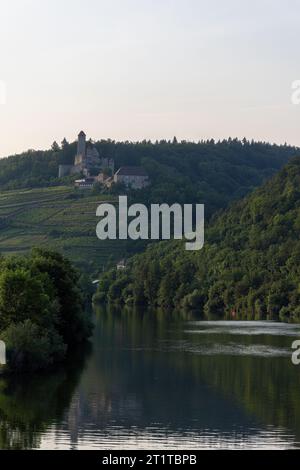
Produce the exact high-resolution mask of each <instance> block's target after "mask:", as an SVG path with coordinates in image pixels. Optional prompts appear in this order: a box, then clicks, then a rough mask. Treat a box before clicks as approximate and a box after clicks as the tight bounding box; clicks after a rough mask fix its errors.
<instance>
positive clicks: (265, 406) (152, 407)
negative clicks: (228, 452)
mask: <svg viewBox="0 0 300 470" xmlns="http://www.w3.org/2000/svg"><path fill="white" fill-rule="evenodd" d="M296 339H300V325H286V324H280V323H272V322H233V321H232V322H226V321H219V322H213V321H212V322H203V321H197V319H195V318H193V317H191V316H186V317H184V316H178V317H175V318H174V316H173V317H172V316H169V315H168V314H166V313H156V314H153V313H152V314H151V313H144V314H143V313H141V312H138V313H137V312H130V311H127V312H121V313H120V312H119V313H117V312H109V311H107V310H99V311H98V312H97V314H96V318H95V330H94V338H93V341H92V345H91V347H90V348H89V349H90V350H87V351H81V352H78V355H77V356H78V357H73V359H72V360H71V361H70V363H69V364H68V365H67V366H66V367H64V368H62V369H61V370H58V371H56V372H55V373H52V374H51V375H49V374H47V375H43V376H41V375H40V376H38V377H37V376H34V377H28V376H27V377H24V378H23V379H22V378H18V379H10V380H8V379H5V378H3V377H2V378H0V448H2V449H9V448H10V449H11V448H16V449H19V448H21V449H32V448H33V449H49V448H50V449H103V448H104V449H126V448H129V449H132V448H134V449H136V448H141V449H150V448H155V449H185V448H188V449H193V448H194V449H195V448H200V449H201V448H202V449H210V448H222V449H224V448H225V449H226V448H237V449H243V448H245V449H249V448H253V449H254V448H275V449H276V448H278V449H283V448H300V366H294V365H293V364H292V362H291V352H292V350H291V344H292V342H293V341H294V340H296Z"/></svg>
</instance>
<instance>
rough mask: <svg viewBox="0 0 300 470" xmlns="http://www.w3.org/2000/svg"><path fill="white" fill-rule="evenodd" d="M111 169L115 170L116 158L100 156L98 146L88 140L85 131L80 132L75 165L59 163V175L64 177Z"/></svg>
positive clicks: (86, 174)
mask: <svg viewBox="0 0 300 470" xmlns="http://www.w3.org/2000/svg"><path fill="white" fill-rule="evenodd" d="M107 169H109V170H110V171H111V172H112V174H113V172H114V160H113V159H109V158H103V157H100V155H99V152H98V150H97V148H96V147H95V146H94V145H93V144H92V142H91V141H88V142H87V141H86V135H85V133H84V132H83V131H81V132H80V133H79V134H78V143H77V153H76V155H75V158H74V164H73V165H59V171H58V176H59V177H60V178H62V177H63V176H67V175H74V174H80V173H82V174H83V175H85V176H87V177H89V176H91V174H92V173H93V174H97V173H99V172H100V171H104V170H107Z"/></svg>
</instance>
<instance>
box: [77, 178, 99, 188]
mask: <svg viewBox="0 0 300 470" xmlns="http://www.w3.org/2000/svg"><path fill="white" fill-rule="evenodd" d="M95 182H96V180H95V178H84V179H81V180H76V181H75V183H74V186H75V188H78V189H93V187H94V186H95Z"/></svg>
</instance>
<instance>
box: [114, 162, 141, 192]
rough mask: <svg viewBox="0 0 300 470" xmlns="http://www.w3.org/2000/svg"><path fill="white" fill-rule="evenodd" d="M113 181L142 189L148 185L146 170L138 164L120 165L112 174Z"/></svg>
mask: <svg viewBox="0 0 300 470" xmlns="http://www.w3.org/2000/svg"><path fill="white" fill-rule="evenodd" d="M114 182H115V183H122V184H125V186H127V187H131V188H132V189H142V188H145V187H146V186H148V185H149V178H148V175H147V173H146V171H145V170H144V169H143V168H141V167H139V166H122V167H121V168H120V169H119V170H118V171H117V172H116V173H115V176H114Z"/></svg>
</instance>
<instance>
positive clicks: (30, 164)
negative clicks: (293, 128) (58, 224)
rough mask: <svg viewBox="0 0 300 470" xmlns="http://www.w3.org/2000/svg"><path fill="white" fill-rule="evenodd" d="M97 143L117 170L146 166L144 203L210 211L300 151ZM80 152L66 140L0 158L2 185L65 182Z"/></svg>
mask: <svg viewBox="0 0 300 470" xmlns="http://www.w3.org/2000/svg"><path fill="white" fill-rule="evenodd" d="M95 146H96V147H97V149H98V151H99V152H100V154H101V155H102V156H105V157H110V158H114V160H115V166H116V169H117V168H119V167H121V166H127V165H134V166H136V165H141V166H143V167H144V168H145V169H146V170H147V172H148V174H149V176H150V179H151V182H152V185H151V186H150V187H149V188H148V189H147V190H145V191H143V192H142V194H139V196H138V197H139V200H140V202H166V203H173V202H179V203H188V202H202V201H205V203H206V213H207V214H212V213H213V212H215V211H216V210H218V209H220V208H224V207H226V206H227V204H228V203H229V202H230V201H232V200H233V199H238V198H240V197H243V196H244V195H245V194H247V193H248V192H249V191H251V190H252V189H253V188H255V187H257V186H259V185H260V184H261V183H262V182H263V181H264V180H265V179H267V178H268V177H270V176H271V175H272V174H274V173H275V172H276V171H277V170H279V169H280V168H281V167H282V166H283V165H284V164H285V163H287V161H288V160H289V159H290V158H291V157H293V156H296V155H297V154H299V153H300V150H299V149H297V148H295V147H289V146H287V145H282V146H278V145H270V144H267V143H262V142H248V141H247V140H243V141H242V142H241V141H239V140H237V139H228V140H224V141H222V142H214V141H213V140H211V141H205V142H199V143H193V142H185V141H182V142H180V143H178V142H177V141H176V140H174V141H172V142H170V141H160V142H156V143H151V142H148V141H143V142H137V143H132V142H115V141H111V140H101V141H97V142H95ZM75 154H76V142H73V143H67V142H65V141H64V143H63V145H62V146H61V147H59V146H57V144H56V145H55V146H53V148H52V149H50V150H47V151H33V150H31V151H27V152H25V153H23V154H21V155H15V156H12V157H9V158H3V159H0V190H9V189H19V188H28V187H30V188H35V187H46V186H50V185H58V184H66V182H68V178H67V179H66V180H65V181H61V180H59V179H58V178H57V174H58V165H59V164H71V163H73V161H74V156H75Z"/></svg>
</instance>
